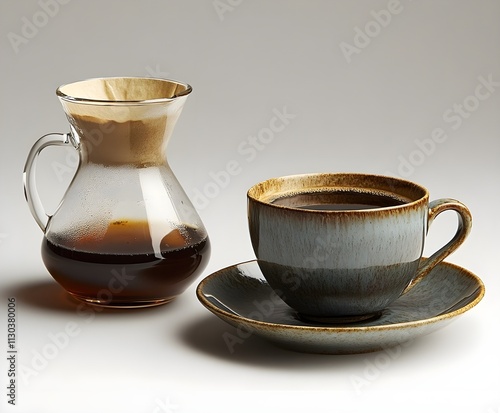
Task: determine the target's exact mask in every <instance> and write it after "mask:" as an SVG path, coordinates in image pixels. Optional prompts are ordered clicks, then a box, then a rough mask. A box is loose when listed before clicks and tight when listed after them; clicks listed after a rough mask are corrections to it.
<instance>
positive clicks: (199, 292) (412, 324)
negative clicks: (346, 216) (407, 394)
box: [196, 257, 486, 333]
mask: <svg viewBox="0 0 500 413" xmlns="http://www.w3.org/2000/svg"><path fill="white" fill-rule="evenodd" d="M422 258H424V257H422ZM424 259H425V258H424ZM257 262H258V260H257V259H253V260H248V261H243V262H240V263H237V264H233V265H228V266H227V267H224V268H221V269H219V270H217V271H215V272H213V273H211V274H210V275H208V276H206V277H205V278H204V279H203V280H202V281H201V282H200V283H199V284H198V286H197V287H196V296H197V298H198V300H199V301H200V302H201V304H202V305H203V306H204V307H206V308H207V309H208V310H210V311H211V312H212V313H214V314H216V315H221V316H223V317H225V318H230V319H233V320H235V321H236V322H240V323H241V322H242V321H244V322H245V323H249V324H254V325H256V326H258V327H267V328H283V329H288V330H301V331H303V330H308V331H315V332H332V333H352V332H375V331H392V330H398V329H406V328H417V327H421V326H423V325H427V324H434V323H438V322H440V321H443V320H446V319H448V320H450V321H451V320H452V319H453V318H455V317H458V316H459V315H461V314H463V313H465V312H467V311H469V310H470V309H471V308H473V307H475V306H476V305H477V304H478V303H479V302H480V301H481V300H482V299H483V297H484V294H485V292H486V288H485V285H484V283H483V281H482V280H481V278H479V277H478V276H477V275H476V274H474V273H473V272H471V271H470V270H468V269H466V268H464V267H461V266H459V265H457V264H453V263H450V262H446V261H442V262H440V263H439V264H437V265H436V267H438V266H448V267H451V268H453V269H454V270H456V271H459V272H461V273H463V274H464V275H466V276H467V277H469V278H472V279H473V280H474V281H475V282H476V284H477V286H478V288H477V289H476V290H474V293H476V292H477V291H479V294H478V295H477V297H476V298H475V299H474V300H473V301H471V302H470V303H468V304H467V305H465V306H463V307H460V308H458V309H456V310H453V311H451V312H447V313H445V314H440V315H436V316H433V317H430V318H424V319H422V320H414V321H407V322H404V323H389V324H384V325H375V326H319V325H318V326H313V325H310V326H309V325H292V324H282V323H271V322H268V321H260V320H255V319H252V318H248V317H245V316H241V315H235V314H233V313H230V312H228V311H225V310H223V309H221V308H219V307H217V306H216V305H214V304H212V303H211V302H210V301H209V300H208V299H207V298H206V297H205V295H204V293H203V289H204V286H205V285H206V284H207V283H208V282H210V281H211V280H212V279H214V278H217V277H218V276H220V275H221V273H224V272H225V271H227V270H229V269H232V268H235V267H238V266H242V265H245V264H251V263H257Z"/></svg>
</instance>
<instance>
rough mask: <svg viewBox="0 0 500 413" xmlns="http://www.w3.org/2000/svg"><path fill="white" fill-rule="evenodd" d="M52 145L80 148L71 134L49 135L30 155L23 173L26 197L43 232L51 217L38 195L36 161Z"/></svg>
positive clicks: (37, 143)
mask: <svg viewBox="0 0 500 413" xmlns="http://www.w3.org/2000/svg"><path fill="white" fill-rule="evenodd" d="M52 145H55V146H66V145H71V146H72V147H73V148H75V149H78V148H79V145H78V143H77V142H76V141H75V139H74V138H73V136H72V135H71V133H49V134H47V135H44V136H42V137H41V138H40V139H38V141H36V142H35V144H34V145H33V147H32V148H31V150H30V152H29V154H28V158H27V159H26V164H25V165H24V172H23V183H24V196H25V197H26V201H27V202H28V205H29V208H30V211H31V214H32V215H33V217H34V218H35V221H36V223H37V224H38V225H39V227H40V228H41V229H42V231H43V232H45V228H46V227H47V224H48V222H49V220H50V217H51V215H48V214H47V213H46V212H45V208H44V207H43V204H42V201H41V200H40V196H39V195H38V190H37V188H36V173H35V170H36V161H37V158H38V155H39V154H40V152H41V151H42V150H43V149H45V148H46V147H47V146H52Z"/></svg>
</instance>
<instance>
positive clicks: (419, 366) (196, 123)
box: [0, 0, 500, 413]
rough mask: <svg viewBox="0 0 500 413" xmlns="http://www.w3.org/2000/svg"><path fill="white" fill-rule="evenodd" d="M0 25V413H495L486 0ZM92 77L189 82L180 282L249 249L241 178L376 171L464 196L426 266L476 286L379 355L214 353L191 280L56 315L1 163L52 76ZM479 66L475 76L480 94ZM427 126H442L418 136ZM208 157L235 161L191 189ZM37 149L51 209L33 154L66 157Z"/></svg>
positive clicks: (177, 161) (258, 8) (210, 328)
mask: <svg viewBox="0 0 500 413" xmlns="http://www.w3.org/2000/svg"><path fill="white" fill-rule="evenodd" d="M61 2H62V0H61ZM43 4H47V5H51V6H50V7H49V8H48V6H47V7H46V6H43ZM54 4H57V5H58V6H57V7H56V6H54ZM44 9H45V11H44ZM381 10H385V12H382V13H380V11H381ZM49 12H50V13H49ZM388 15H389V16H390V21H389V19H388V18H387V16H388ZM381 16H382V17H381ZM383 17H385V18H386V20H385V22H384V26H385V27H384V26H382V25H381V24H380V23H378V22H377V19H379V20H380V19H381V18H383ZM0 21H1V26H0V27H1V29H0V36H1V40H0V50H1V56H2V59H1V62H2V63H1V68H2V69H1V70H2V76H1V78H0V86H1V89H0V90H1V95H0V102H1V107H0V113H1V115H0V116H1V123H0V145H1V148H0V177H1V178H0V179H1V191H0V196H1V198H0V199H1V201H2V208H1V212H2V213H1V215H0V260H1V261H0V262H1V274H0V287H1V297H0V300H1V301H0V342H1V344H0V348H2V349H6V342H7V333H6V330H7V326H6V317H7V298H8V297H15V298H16V300H17V310H18V348H19V364H18V373H19V374H21V372H20V371H19V370H22V369H23V368H26V369H31V375H30V374H25V375H24V376H23V375H22V374H21V375H20V376H19V377H18V383H17V384H18V394H17V400H16V401H17V406H16V407H13V406H9V405H8V404H7V398H6V393H7V390H6V389H5V387H6V386H7V369H8V367H7V363H6V360H5V358H6V356H2V357H1V360H2V362H0V383H1V385H2V390H1V391H0V411H2V412H4V411H6V412H7V411H17V412H68V411H71V412H84V411H96V412H99V411H117V412H118V411H119V412H135V413H152V412H165V411H171V412H196V411H202V410H203V411H208V412H212V411H213V412H225V411H227V412H230V411H231V412H232V411H242V412H247V411H248V412H250V411H252V412H253V411H269V410H270V409H271V408H272V409H278V410H282V411H285V410H287V411H303V410H306V409H307V410H312V409H316V410H319V411H328V412H330V411H331V412H361V411H363V412H365V411H366V412H370V411H375V412H378V411H401V410H403V409H404V410H406V411H411V412H413V411H415V412H416V411H421V410H422V408H432V411H454V412H484V413H498V412H499V411H500V398H499V397H498V388H500V379H499V377H500V376H499V374H498V372H499V366H500V363H499V352H498V346H499V343H498V340H499V323H498V314H499V310H500V308H499V307H500V304H499V300H498V290H499V286H500V281H499V274H498V272H499V271H498V265H497V263H496V261H495V260H496V258H497V257H498V251H499V248H498V247H499V242H498V233H499V232H500V225H499V219H498V205H499V203H500V194H499V190H498V179H499V178H500V166H499V161H498V160H499V155H500V143H499V140H498V139H499V133H500V117H499V116H498V111H499V109H500V85H499V82H500V53H499V51H500V50H499V49H500V46H499V44H500V43H499V40H500V24H499V21H500V3H499V2H497V1H488V0H478V1H415V0H414V1H410V0H400V2H398V1H397V0H393V2H389V3H387V2H386V1H378V0H377V1H369V2H368V1H347V0H343V1H326V0H325V1H319V0H316V1H297V0H294V1H263V0H259V1H250V0H247V1H242V0H218V1H210V0H207V1H196V2H195V1H166V0H165V1H141V2H139V1H137V2H133V1H123V0H122V1H118V0H112V1H95V0H92V1H85V2H83V1H77V0H73V1H69V2H67V4H60V3H54V1H49V0H47V1H46V3H43V1H40V2H37V1H33V0H30V1H17V0H3V1H2V2H1V3H0ZM366 31H368V32H369V35H370V36H369V37H366V35H362V34H360V32H366ZM363 37H364V38H363ZM343 50H344V51H343ZM347 50H350V52H351V53H348V52H347ZM99 76H158V77H168V78H173V79H177V80H181V81H184V82H187V83H190V84H191V85H192V86H193V89H194V92H193V93H192V95H191V96H190V97H189V98H188V101H187V103H186V106H185V108H184V112H183V114H182V116H181V119H180V121H179V123H178V125H177V127H176V129H175V131H174V134H173V137H172V140H171V143H170V146H169V149H168V150H169V155H168V156H169V161H170V164H171V166H172V169H173V170H174V173H175V174H176V176H177V177H178V179H179V180H180V182H181V183H182V185H183V187H184V188H185V190H186V192H187V193H188V195H189V196H190V197H192V198H195V197H196V196H197V194H198V195H199V194H200V193H202V194H208V193H209V195H210V197H207V199H206V201H207V202H197V205H198V207H199V208H198V209H199V214H200V216H201V217H202V219H203V221H204V223H205V225H206V227H207V230H208V232H209V235H210V237H211V240H212V246H213V251H212V258H211V261H210V263H209V266H208V268H207V269H206V271H205V272H204V274H203V276H202V277H204V276H206V275H208V274H210V273H211V272H213V271H215V270H217V269H220V268H222V267H225V266H228V265H231V264H234V263H237V262H241V261H245V260H249V259H253V258H254V255H253V252H252V249H251V246H250V241H249V237H248V233H247V222H246V191H247V189H248V188H249V187H250V186H251V185H253V184H254V183H257V182H259V181H261V180H263V179H266V178H269V177H272V176H280V175H286V174H293V173H303V172H344V171H354V172H370V173H390V174H393V175H397V176H402V177H405V178H408V179H411V180H414V181H416V182H418V183H420V184H422V185H424V186H426V187H428V188H429V190H430V192H431V198H433V199H435V198H440V197H453V198H457V199H459V200H461V201H462V202H464V203H465V204H467V205H468V206H469V208H470V209H471V211H472V213H473V216H474V228H473V232H472V234H471V235H470V237H469V239H468V240H467V241H466V243H465V244H464V245H463V246H462V247H461V248H460V249H459V250H458V251H457V252H456V253H454V254H453V255H452V256H451V257H449V259H448V260H449V261H450V262H453V263H456V264H458V265H461V266H463V267H466V268H468V269H469V270H471V271H472V272H474V273H475V274H477V275H478V276H480V277H481V278H482V279H483V281H484V283H485V284H486V288H487V292H486V296H485V298H484V300H483V301H482V302H481V303H480V304H479V305H478V306H477V307H476V308H474V309H473V310H471V311H470V312H469V313H466V314H465V315H463V316H462V317H460V318H459V319H458V320H457V321H456V322H455V323H452V324H451V325H450V326H448V327H446V328H445V329H443V330H440V331H439V332H436V333H434V334H432V335H429V336H427V337H423V338H422V339H420V340H417V341H416V342H414V343H412V345H411V346H408V347H405V348H403V349H402V350H401V352H400V353H399V354H397V355H396V356H393V357H389V358H388V356H387V355H385V356H384V355H383V353H373V354H365V355H354V356H319V355H310V354H299V353H293V352H288V351H284V350H280V349H278V348H275V347H274V346H273V345H271V344H269V343H267V342H264V341H262V340H260V339H259V338H257V337H253V336H252V337H249V338H248V339H246V340H244V342H243V343H242V344H239V345H237V346H235V347H234V349H233V350H234V352H233V353H231V352H230V351H229V349H228V347H227V346H226V344H225V343H224V340H223V338H222V336H223V334H224V333H225V332H230V333H235V330H234V329H233V328H232V327H230V326H228V325H226V324H224V323H223V322H222V321H220V320H219V319H218V318H216V317H215V316H213V315H212V314H211V313H209V312H208V311H206V310H205V308H203V307H202V306H201V304H199V303H198V301H197V299H196V297H195V294H194V291H195V287H196V284H197V283H198V281H200V280H201V278H202V277H200V279H199V280H197V281H196V282H195V283H194V284H193V285H192V286H191V287H190V288H189V289H188V290H187V291H186V292H185V293H184V294H183V295H182V296H181V297H180V298H179V299H177V300H176V301H175V302H173V303H171V304H169V305H167V306H163V307H159V308H154V309H149V310H141V311H123V312H96V313H94V314H90V313H87V314H78V313H77V311H76V308H77V305H76V304H75V303H74V302H73V301H71V300H70V299H69V298H68V297H67V296H66V295H65V294H64V292H63V291H62V290H61V288H60V287H59V286H58V285H57V284H56V283H55V282H54V281H53V280H52V278H51V277H50V275H49V274H48V273H47V271H46V270H45V268H44V266H43V264H42V261H41V258H40V242H41V239H42V233H41V232H40V230H39V228H38V227H37V225H36V223H35V221H34V220H33V219H32V217H31V215H30V213H29V210H28V207H27V205H26V204H25V201H24V198H23V191H22V169H23V165H24V161H25V159H26V155H27V153H28V151H29V149H30V147H31V146H32V144H33V143H34V142H35V140H36V139H37V138H38V137H39V136H41V135H43V134H45V133H48V132H66V131H67V130H68V126H67V123H66V120H65V117H64V114H63V112H62V109H61V107H60V104H59V102H58V101H57V99H56V97H55V93H54V91H55V89H56V88H57V86H59V85H61V84H64V83H68V82H72V81H76V80H81V79H86V78H91V77H99ZM480 77H482V78H483V79H488V78H490V79H492V80H493V83H494V85H493V86H490V88H491V91H489V92H487V89H485V88H481V87H479V85H480ZM495 82H496V83H495ZM478 87H479V89H478ZM475 93H479V95H480V96H479V97H480V98H481V99H477V98H475V97H474V94H475ZM455 105H462V106H463V107H465V109H460V108H459V106H455ZM283 110H286V111H287V113H289V114H291V115H294V116H295V117H294V118H293V119H290V122H289V124H288V125H286V127H285V128H284V129H283V130H282V131H281V132H279V133H278V132H277V133H275V134H274V136H273V137H272V139H268V140H267V142H266V144H265V145H261V146H260V150H258V151H257V150H256V151H255V152H254V155H255V156H253V155H252V156H251V155H250V153H249V152H245V151H244V149H245V148H248V147H249V142H250V140H251V138H250V137H252V136H253V137H258V136H259V132H260V133H261V136H264V135H263V133H262V130H263V128H268V127H269V123H270V120H271V119H272V117H273V116H274V111H283ZM459 110H462V112H461V114H457V113H458V112H456V111H459ZM439 129H442V130H443V131H444V132H445V134H446V139H444V141H441V142H438V143H434V146H432V145H431V144H430V143H429V140H430V139H432V134H433V132H434V133H436V130H437V131H439ZM245 142H247V143H245ZM425 143H426V144H427V146H425ZM422 148H426V152H427V153H424V149H422ZM47 152H48V151H47ZM230 161H236V162H238V164H239V166H240V169H239V171H240V173H238V174H237V175H236V176H231V181H230V182H229V183H227V184H225V185H218V187H217V191H213V189H214V185H213V184H214V183H215V182H216V181H215V178H214V176H215V175H214V174H217V173H218V172H220V171H222V170H224V169H225V168H226V166H227V163H228V162H230ZM40 162H41V164H42V165H40V168H39V182H40V190H41V191H42V193H43V197H44V200H45V203H46V205H47V209H48V210H51V208H52V209H53V208H54V207H55V205H57V203H58V202H59V197H60V196H61V194H62V193H63V191H64V189H65V185H66V184H67V182H68V180H69V179H70V177H71V176H70V173H69V172H67V173H65V174H62V175H61V174H60V173H59V174H57V173H56V170H55V168H54V165H55V164H56V162H59V163H60V164H62V165H68V167H69V166H70V165H71V162H70V157H69V152H66V151H64V150H63V151H62V152H61V151H59V152H58V151H56V150H54V151H52V152H50V153H48V154H44V157H42V158H41V160H40ZM208 188H212V192H210V191H208V192H207V189H208ZM455 223H456V219H455V218H454V217H453V214H452V213H451V216H450V214H443V216H440V217H439V219H438V220H437V221H436V222H435V223H434V225H433V227H432V228H431V231H430V235H429V239H428V244H427V247H426V253H427V255H428V254H429V253H431V252H432V251H433V250H435V249H436V248H437V247H438V246H440V245H442V244H443V243H444V242H445V241H446V240H447V239H448V238H450V236H451V234H452V232H453V231H454V225H456V224H455ZM2 308H3V311H2ZM2 313H3V315H2ZM68 323H69V324H68ZM68 326H70V327H73V328H74V329H75V331H76V333H74V335H73V336H72V337H70V339H69V341H68V343H65V345H64V346H63V348H61V349H60V350H58V352H57V354H56V355H55V356H54V357H53V358H52V359H51V360H46V362H45V363H43V362H42V361H40V360H38V359H37V354H41V353H42V352H43V351H44V350H47V348H48V347H47V345H49V344H50V343H52V341H51V340H52V338H51V337H54V335H56V336H57V334H60V333H62V332H64V331H65V329H66V328H69V327H68ZM2 351H5V350H2ZM4 354H6V353H4ZM381 354H382V356H381ZM377 357H378V358H377ZM373 366H378V367H375V368H374V367H373ZM35 367H36V368H35ZM33 371H34V372H35V374H34V373H33ZM360 379H361V383H363V385H362V386H359V385H356V383H357V382H358V383H359V382H360V381H359V380H360ZM356 380H358V381H356Z"/></svg>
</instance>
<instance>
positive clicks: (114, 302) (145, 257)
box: [42, 220, 210, 307]
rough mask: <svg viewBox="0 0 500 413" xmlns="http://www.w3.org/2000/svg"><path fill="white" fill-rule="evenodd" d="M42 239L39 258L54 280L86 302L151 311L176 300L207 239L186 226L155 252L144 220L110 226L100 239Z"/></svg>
mask: <svg viewBox="0 0 500 413" xmlns="http://www.w3.org/2000/svg"><path fill="white" fill-rule="evenodd" d="M61 241H62V242H61V244H63V245H64V247H63V246H61V245H60V244H58V243H57V241H49V240H48V239H47V238H44V240H43V244H42V258H43V261H44V264H45V266H46V267H47V269H48V271H49V272H50V273H51V275H52V276H53V277H54V279H55V280H56V281H57V282H58V283H60V284H61V285H62V286H63V287H64V288H65V289H66V290H67V291H68V292H70V293H71V294H73V295H74V296H75V297H77V298H84V299H85V301H87V302H91V303H92V302H94V303H95V304H100V305H107V306H120V307H127V306H131V307H132V306H133V307H137V306H140V303H141V302H144V304H147V305H148V306H150V305H151V304H152V302H155V301H156V302H157V303H158V304H163V303H165V302H168V301H170V299H172V298H174V297H176V296H177V295H179V294H180V293H181V292H182V291H184V289H185V288H186V287H187V286H188V285H189V284H190V283H191V282H192V280H191V279H192V278H193V277H196V276H197V275H198V274H199V273H200V272H201V270H203V267H204V265H202V266H200V264H201V262H202V259H203V257H204V256H208V255H209V251H210V244H209V241H208V238H207V237H206V236H202V235H200V234H199V233H198V231H197V230H195V229H194V228H190V227H187V226H186V227H182V228H180V229H175V230H172V231H171V232H170V233H168V234H167V235H165V237H164V238H163V239H162V240H161V242H160V245H159V248H158V249H157V251H156V252H155V250H154V248H153V246H152V239H151V236H150V230H149V225H148V223H147V222H146V221H128V220H119V221H114V222H111V223H110V225H109V227H108V229H107V231H106V232H105V233H104V235H103V236H102V235H101V236H93V235H92V234H87V235H86V236H85V237H82V238H80V239H77V240H74V241H68V240H61Z"/></svg>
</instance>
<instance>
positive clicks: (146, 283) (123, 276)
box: [24, 78, 210, 307]
mask: <svg viewBox="0 0 500 413" xmlns="http://www.w3.org/2000/svg"><path fill="white" fill-rule="evenodd" d="M190 92H191V87H190V86H189V85H187V84H183V83H179V82H175V81H170V80H162V79H151V78H101V79H91V80H86V81H81V82H76V83H72V84H68V85H64V86H61V87H60V88H58V89H57V96H58V98H59V100H60V102H61V103H62V106H63V109H64V111H65V113H66V116H67V118H68V120H69V123H70V132H69V133H65V134H50V135H46V136H43V137H42V138H40V139H39V140H38V141H37V142H36V143H35V145H34V146H33V148H32V149H31V152H30V154H29V156H28V159H27V161H26V167H25V172H24V184H25V194H26V199H27V201H28V204H29V206H30V210H31V212H32V214H33V216H34V218H35V220H36V221H37V223H38V225H39V226H40V228H41V229H42V231H43V232H44V238H43V243H42V258H43V262H44V264H45V266H46V268H47V270H48V271H49V272H50V274H51V275H52V276H53V278H54V279H55V280H56V281H57V282H58V283H59V284H60V285H61V286H62V287H63V288H64V289H66V291H68V292H69V293H70V294H72V295H73V296H74V297H76V298H78V299H80V300H83V301H85V302H87V303H91V304H95V305H101V306H111V307H143V306H152V305H158V304H163V303H167V302H169V301H170V300H172V299H173V298H175V297H176V296H178V295H179V294H180V293H182V292H183V291H184V290H185V289H186V288H187V287H188V286H189V285H190V284H191V283H192V282H193V281H194V280H195V279H196V278H197V276H198V275H200V273H201V272H202V271H203V269H204V268H205V266H206V264H207V261H208V259H209V256H210V243H209V239H208V236H207V232H206V230H205V227H204V226H203V223H202V222H201V219H200V217H199V216H198V214H197V213H196V211H195V209H194V207H193V205H192V204H191V202H190V200H189V199H188V197H187V196H186V193H185V192H184V190H183V189H182V187H181V185H180V184H179V182H178V181H177V179H176V177H175V176H174V174H173V173H172V171H171V169H170V167H169V165H168V162H167V158H166V147H167V143H168V140H169V138H170V135H171V133H172V130H173V128H174V126H175V123H176V121H177V119H178V117H179V115H180V113H181V110H182V108H183V105H184V103H185V101H186V99H187V96H188V95H189V94H190ZM49 145H65V146H71V147H74V149H75V150H77V151H78V153H79V159H80V161H79V166H78V168H77V172H76V174H75V176H74V178H73V180H72V182H71V184H70V186H69V187H68V189H67V191H66V193H65V195H64V197H63V199H62V201H61V203H60V205H59V207H58V208H57V210H56V212H55V213H54V214H53V215H48V214H47V213H46V212H45V210H44V208H43V205H42V202H41V200H40V197H39V195H38V192H37V189H36V184H35V178H36V177H35V164H36V160H37V157H38V155H39V153H40V151H41V150H42V149H44V148H45V147H47V146H49Z"/></svg>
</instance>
